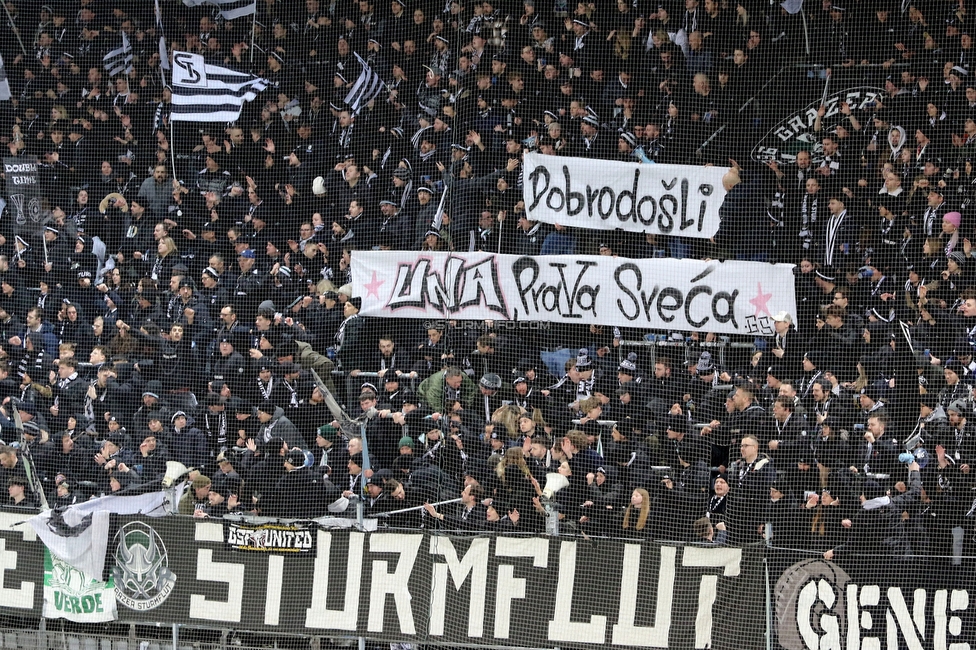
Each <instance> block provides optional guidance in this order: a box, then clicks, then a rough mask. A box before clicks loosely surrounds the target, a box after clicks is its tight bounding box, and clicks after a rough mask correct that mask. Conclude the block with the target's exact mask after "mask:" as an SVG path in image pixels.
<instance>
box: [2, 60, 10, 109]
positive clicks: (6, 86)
mask: <svg viewBox="0 0 976 650" xmlns="http://www.w3.org/2000/svg"><path fill="white" fill-rule="evenodd" d="M9 100H10V82H9V81H7V70H6V69H5V68H4V67H3V57H2V56H0V101H4V102H5V101H9Z"/></svg>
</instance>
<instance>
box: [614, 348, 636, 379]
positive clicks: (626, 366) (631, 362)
mask: <svg viewBox="0 0 976 650" xmlns="http://www.w3.org/2000/svg"><path fill="white" fill-rule="evenodd" d="M617 372H623V373H625V374H628V375H634V374H637V353H636V352H631V353H629V354H628V355H627V358H626V359H624V360H623V361H621V362H620V365H619V366H617Z"/></svg>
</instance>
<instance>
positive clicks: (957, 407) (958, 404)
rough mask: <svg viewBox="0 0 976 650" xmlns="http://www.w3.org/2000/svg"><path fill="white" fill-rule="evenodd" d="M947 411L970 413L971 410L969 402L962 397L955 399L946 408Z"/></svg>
mask: <svg viewBox="0 0 976 650" xmlns="http://www.w3.org/2000/svg"><path fill="white" fill-rule="evenodd" d="M946 411H955V412H956V413H958V414H959V415H968V414H969V412H970V411H969V404H967V403H966V401H965V400H961V399H957V400H953V402H952V403H951V404H949V407H948V408H947V409H946ZM947 455H948V454H947Z"/></svg>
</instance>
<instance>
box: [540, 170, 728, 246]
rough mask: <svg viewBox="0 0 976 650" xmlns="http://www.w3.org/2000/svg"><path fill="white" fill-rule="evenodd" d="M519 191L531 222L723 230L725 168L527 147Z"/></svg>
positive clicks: (692, 233) (683, 232) (666, 231)
mask: <svg viewBox="0 0 976 650" xmlns="http://www.w3.org/2000/svg"><path fill="white" fill-rule="evenodd" d="M523 166H524V168H523V174H524V177H523V186H522V198H523V199H524V200H525V209H526V212H528V214H529V218H530V219H532V220H533V221H543V222H545V223H558V224H560V225H563V226H570V227H575V228H590V229H598V230H625V231H628V232H651V233H655V234H659V235H678V236H681V237H697V238H706V239H707V238H708V237H713V236H714V235H715V233H716V232H718V224H719V216H718V209H719V207H720V206H721V205H722V201H724V200H725V188H724V187H723V186H722V176H724V175H725V173H726V172H727V171H729V168H728V167H699V166H697V165H644V164H640V163H629V162H619V161H615V160H591V159H589V158H562V157H559V156H544V155H542V154H538V153H526V154H525V158H524V161H523Z"/></svg>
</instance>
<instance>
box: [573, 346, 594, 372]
mask: <svg viewBox="0 0 976 650" xmlns="http://www.w3.org/2000/svg"><path fill="white" fill-rule="evenodd" d="M590 365H592V362H591V361H590V354H589V352H587V351H586V348H580V351H579V354H577V355H576V369H577V370H585V369H587V368H589V367H590Z"/></svg>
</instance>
